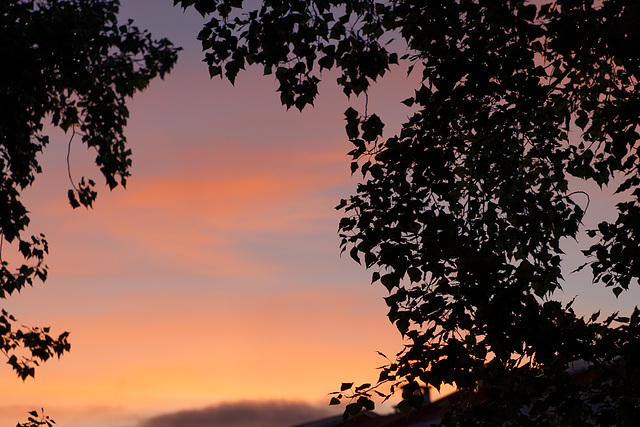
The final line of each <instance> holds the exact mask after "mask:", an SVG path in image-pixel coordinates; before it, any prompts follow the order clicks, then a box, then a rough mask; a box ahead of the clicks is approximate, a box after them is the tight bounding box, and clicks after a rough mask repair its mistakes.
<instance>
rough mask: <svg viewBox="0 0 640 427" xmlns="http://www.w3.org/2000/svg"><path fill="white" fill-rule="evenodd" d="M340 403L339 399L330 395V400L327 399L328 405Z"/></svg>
mask: <svg viewBox="0 0 640 427" xmlns="http://www.w3.org/2000/svg"><path fill="white" fill-rule="evenodd" d="M339 404H340V399H338V398H335V397H332V398H331V400H330V401H329V405H339Z"/></svg>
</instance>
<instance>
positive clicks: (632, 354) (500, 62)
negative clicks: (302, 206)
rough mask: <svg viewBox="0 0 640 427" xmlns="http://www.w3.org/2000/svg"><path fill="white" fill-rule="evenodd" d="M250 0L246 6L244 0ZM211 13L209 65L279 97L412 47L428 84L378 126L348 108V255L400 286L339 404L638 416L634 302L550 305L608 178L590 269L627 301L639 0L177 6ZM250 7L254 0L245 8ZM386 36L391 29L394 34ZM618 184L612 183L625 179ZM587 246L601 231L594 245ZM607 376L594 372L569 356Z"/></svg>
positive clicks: (634, 233)
mask: <svg viewBox="0 0 640 427" xmlns="http://www.w3.org/2000/svg"><path fill="white" fill-rule="evenodd" d="M247 3H248V2H247ZM175 4H180V5H181V6H183V7H185V8H186V7H189V6H193V7H195V8H196V9H197V10H198V11H199V12H200V13H201V14H202V15H203V16H208V19H209V21H208V23H206V24H205V25H204V28H203V29H202V31H201V32H200V34H199V36H198V38H199V39H200V40H201V41H202V46H203V48H204V51H205V62H206V63H207V64H208V65H209V70H210V73H211V76H215V75H222V76H224V77H226V78H227V79H229V80H230V81H231V82H233V81H234V79H235V77H236V75H237V74H238V72H239V71H240V70H242V69H244V68H245V67H246V66H247V65H252V64H257V65H258V66H261V67H263V69H264V72H265V74H272V73H273V74H274V75H275V78H276V79H277V80H278V82H279V84H280V87H279V88H278V91H279V92H280V96H281V100H282V103H283V104H284V105H285V106H287V107H291V106H295V107H297V108H299V109H302V108H304V107H305V106H306V105H308V104H312V103H313V100H314V99H315V97H316V95H317V93H318V91H317V85H318V82H319V80H320V77H321V71H322V70H323V69H337V70H338V71H339V72H340V77H339V78H338V80H337V84H338V85H340V86H342V88H343V89H344V92H345V93H346V94H347V95H351V94H356V95H357V94H359V93H362V92H366V90H367V88H368V87H369V86H370V84H371V83H372V82H373V81H375V80H376V79H377V78H379V77H381V76H383V75H384V74H385V73H386V72H387V71H389V70H390V66H391V65H392V64H395V63H397V62H398V61H404V62H405V63H406V64H407V66H409V68H410V70H411V72H413V73H421V77H422V79H421V83H420V84H419V85H418V87H416V88H415V93H414V95H413V96H412V97H410V98H409V99H407V100H405V101H404V104H406V105H407V106H410V107H411V108H412V111H413V112H414V113H411V114H412V115H411V116H410V117H409V118H408V120H407V121H406V123H404V124H403V126H402V130H401V131H400V133H399V134H398V135H395V136H392V137H389V138H382V129H383V126H384V124H383V123H382V122H381V121H380V119H379V118H378V117H377V116H376V115H375V114H367V113H366V112H365V113H364V114H363V113H362V112H357V111H356V110H354V109H352V108H350V109H349V110H347V111H346V112H345V117H346V121H347V126H346V131H347V135H348V137H349V139H350V140H351V142H353V144H354V146H355V147H354V149H353V150H352V151H351V153H350V154H351V155H352V156H353V161H354V163H353V164H352V170H353V171H356V170H359V171H360V172H361V173H362V175H363V181H362V183H361V184H360V185H359V186H358V188H357V192H356V194H354V195H353V196H352V197H351V198H349V199H347V200H343V201H342V202H341V203H340V206H339V207H340V208H342V209H343V210H344V212H345V213H346V217H345V218H344V219H343V220H342V221H341V223H340V234H341V236H342V238H343V240H342V249H343V250H346V251H348V252H349V253H350V255H351V256H352V257H353V258H354V259H356V260H357V261H358V262H362V263H364V264H365V265H366V267H368V268H371V269H373V282H379V283H381V284H382V285H383V286H385V287H386V288H387V289H388V291H389V296H388V297H387V298H386V302H387V304H388V306H389V319H390V320H391V321H392V322H394V323H395V324H396V326H397V327H398V329H399V331H400V332H401V333H402V334H403V336H404V337H406V339H407V341H406V346H405V348H404V349H403V350H402V351H401V352H400V353H399V354H398V355H397V360H393V361H390V363H389V364H388V365H387V366H385V367H383V368H382V369H381V375H380V379H379V382H378V384H374V385H373V386H371V385H369V384H364V385H362V386H360V387H356V388H353V387H352V384H349V383H346V384H344V385H343V387H342V391H341V392H339V393H336V396H335V398H334V399H332V402H333V403H337V402H339V401H340V400H341V399H344V398H349V399H351V400H350V401H351V403H350V404H349V405H348V406H347V407H346V413H347V414H356V413H357V412H358V411H360V410H361V409H362V408H367V409H370V408H371V407H372V406H373V402H372V401H371V400H370V397H371V394H372V393H382V395H384V396H388V392H387V391H382V392H381V391H380V390H385V389H384V388H381V386H382V385H383V384H386V385H390V389H389V392H390V393H393V392H394V391H396V390H400V391H402V397H403V402H402V403H401V404H400V405H399V408H400V409H401V410H403V411H409V410H410V408H411V406H412V405H413V406H416V407H419V406H420V405H421V404H422V398H421V397H420V396H419V395H418V396H416V394H419V389H420V387H422V386H424V385H431V386H434V387H436V388H438V387H440V386H441V385H442V384H454V383H455V384H456V385H457V387H458V388H461V389H466V390H475V389H477V388H478V387H482V389H483V390H484V391H485V392H486V394H487V399H486V401H485V402H484V403H482V404H481V405H477V406H474V407H473V408H471V409H466V410H465V409H464V408H451V410H450V411H449V414H448V415H447V416H446V417H445V422H446V423H449V424H451V425H454V424H460V425H551V424H553V425H628V424H629V423H630V422H631V420H633V419H634V418H635V417H636V415H637V414H638V410H639V409H640V394H639V393H638V392H639V391H640V389H639V387H640V383H638V380H637V379H638V378H640V377H639V374H640V372H639V368H638V364H637V360H638V357H637V356H638V354H639V352H640V340H638V337H639V333H640V312H639V311H638V310H637V309H636V310H634V312H633V313H631V314H630V316H629V317H624V316H618V314H617V313H614V314H612V315H611V316H610V317H608V318H607V319H606V320H604V321H599V320H598V319H599V313H596V314H594V315H593V316H591V317H587V318H584V317H580V316H579V315H577V314H576V313H575V312H574V311H573V309H572V308H571V304H563V303H560V302H558V301H556V300H554V293H556V291H558V290H559V289H560V288H561V286H562V283H563V280H564V279H563V274H565V275H566V274H567V272H566V271H562V269H561V266H562V265H561V261H562V259H563V251H562V243H563V240H565V239H577V238H578V237H581V236H582V237H584V233H581V232H582V231H584V226H583V224H582V218H583V215H584V213H585V209H586V208H587V206H588V204H587V203H586V198H585V197H584V196H585V195H584V194H583V193H581V194H578V193H576V192H573V191H572V183H576V182H579V181H591V182H595V183H597V184H598V185H599V186H606V185H608V184H609V183H613V182H615V185H618V188H617V191H618V192H620V193H623V194H625V195H626V200H627V201H626V202H624V203H620V204H618V205H617V210H618V217H617V219H616V220H615V221H613V222H602V223H601V224H599V226H598V227H597V229H595V230H586V233H587V234H588V236H590V237H592V238H596V240H595V243H589V242H587V243H586V246H585V247H584V253H585V255H586V256H587V258H586V261H585V263H586V265H587V266H589V267H590V268H591V270H592V272H593V281H594V282H598V283H601V284H603V285H604V286H608V287H610V288H611V289H612V291H613V292H614V293H615V294H616V296H617V295H619V294H620V293H622V292H624V290H625V289H628V288H629V287H630V286H631V285H635V284H636V283H637V281H638V277H639V276H640V249H638V248H639V247H640V245H639V244H640V228H639V227H640V188H639V186H640V172H639V169H638V167H639V166H640V165H639V158H638V155H639V153H638V138H639V134H638V125H639V121H640V85H639V83H638V79H639V77H640V49H638V46H640V26H638V22H640V4H639V3H638V2H634V1H624V0H602V1H597V2H594V1H590V0H579V1H578V0H555V1H548V2H533V1H515V0H513V1H509V0H504V1H495V0H386V1H383V0H380V1H378V2H376V1H373V0H266V1H263V2H261V3H260V4H259V5H258V7H257V8H255V9H254V8H252V7H249V6H246V7H244V8H243V4H242V1H241V0H175ZM251 4H253V3H251ZM392 38H396V39H397V41H395V42H393V43H388V42H389V40H391V39H392ZM614 180H615V181H614ZM592 242H593V241H592ZM577 360H581V361H583V362H584V363H587V364H588V365H589V366H590V367H591V368H590V369H591V372H594V373H597V375H594V377H595V378H593V379H591V381H590V382H589V383H587V384H585V383H584V381H581V380H578V376H576V375H574V374H572V373H571V372H570V370H568V369H567V368H568V367H569V366H571V364H572V363H574V362H575V361H577Z"/></svg>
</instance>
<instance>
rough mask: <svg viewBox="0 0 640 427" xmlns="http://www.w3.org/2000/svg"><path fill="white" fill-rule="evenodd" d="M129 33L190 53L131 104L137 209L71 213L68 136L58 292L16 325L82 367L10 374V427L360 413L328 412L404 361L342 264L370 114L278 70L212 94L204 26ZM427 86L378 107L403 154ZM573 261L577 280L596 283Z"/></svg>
mask: <svg viewBox="0 0 640 427" xmlns="http://www.w3.org/2000/svg"><path fill="white" fill-rule="evenodd" d="M121 16H122V17H123V19H127V18H132V19H134V21H135V23H136V24H137V25H138V26H139V27H141V28H145V29H149V30H150V31H151V32H152V33H153V34H154V36H156V37H167V38H169V39H170V40H172V41H173V42H174V43H175V44H176V45H178V46H181V47H182V48H183V51H181V52H180V58H179V61H178V64H177V65H176V67H175V69H174V70H173V71H172V72H171V74H169V75H168V76H167V77H166V78H165V80H164V81H161V80H155V81H153V82H152V83H151V85H150V87H149V88H148V89H147V90H145V91H144V92H142V93H140V94H138V95H136V96H135V97H134V99H132V100H131V101H130V102H129V108H130V112H131V118H130V121H129V124H128V126H127V129H126V135H127V139H128V142H129V144H130V146H131V148H132V150H133V167H132V171H131V172H132V177H131V178H130V179H129V182H128V185H127V189H126V190H123V189H122V188H117V189H116V190H114V191H113V192H109V191H108V189H107V188H106V187H105V186H103V187H102V190H101V191H100V194H99V196H98V200H97V202H96V203H95V206H94V208H93V209H91V210H84V209H77V210H73V209H71V207H70V206H69V205H68V202H67V199H66V191H67V189H68V188H69V180H68V176H67V167H66V155H67V144H68V142H69V136H68V135H64V134H62V133H61V132H58V131H52V134H51V136H52V142H51V145H50V146H49V147H48V149H47V151H46V152H45V153H44V155H43V156H42V158H41V163H42V165H43V169H44V172H43V174H41V175H40V176H39V177H38V179H37V180H36V183H35V185H34V186H33V187H32V188H30V189H29V190H28V191H27V192H26V193H25V197H24V200H25V204H26V206H27V208H28V209H29V210H30V212H31V219H32V230H33V231H35V232H43V233H45V234H46V236H47V238H48V241H49V244H50V256H49V257H48V259H47V264H48V265H49V268H50V278H49V280H47V282H46V284H44V285H42V284H37V285H36V286H35V287H33V288H29V289H26V290H24V291H23V292H22V293H21V294H19V295H16V296H12V297H11V298H10V299H9V300H7V301H6V302H4V308H5V309H7V310H8V311H9V312H10V313H12V314H13V315H15V316H16V317H17V318H18V320H19V321H20V322H22V323H24V324H26V325H34V326H35V325H39V326H51V328H52V331H53V332H54V333H59V332H62V331H70V333H71V334H70V341H71V345H72V347H71V352H70V353H68V354H66V355H65V356H63V357H62V358H61V359H60V360H53V361H49V362H47V363H46V364H44V365H43V366H41V367H40V368H38V369H37V371H36V378H35V379H29V380H27V381H25V382H22V381H21V380H19V379H18V378H17V377H16V376H15V374H14V373H13V372H12V371H11V370H10V369H9V368H8V367H6V368H5V369H4V370H1V371H0V382H1V383H2V384H3V387H2V388H0V402H2V403H0V425H2V426H4V425H15V423H16V422H17V421H20V420H25V419H26V413H27V412H28V411H30V410H33V409H38V408H44V410H45V413H46V414H48V415H50V416H51V417H52V418H53V419H55V420H56V422H57V424H58V425H60V426H66V427H79V426H83V427H149V426H152V425H153V426H161V427H165V426H166V427H170V426H178V425H180V426H183V427H192V426H202V425H205V423H206V422H208V423H210V425H219V426H231V425H233V426H237V427H243V426H245V427H251V426H262V427H267V426H271V425H280V426H282V425H291V424H296V423H300V422H304V421H309V420H313V419H316V418H321V417H324V416H327V415H331V414H335V413H336V412H340V411H342V408H329V407H328V406H327V404H328V400H329V396H328V393H329V392H332V391H335V390H337V389H338V388H339V386H340V383H341V382H343V381H349V382H350V381H355V382H372V381H375V380H376V379H377V377H378V372H377V370H376V367H378V366H381V365H383V364H384V362H385V360H384V359H383V358H382V357H381V356H380V355H378V353H377V352H378V351H380V352H383V353H385V354H387V355H390V356H392V355H393V354H395V353H396V352H397V351H399V350H401V346H402V341H401V339H400V336H399V334H398V332H397V331H396V330H395V328H394V327H393V325H391V324H390V323H389V322H388V320H387V318H386V313H387V310H386V306H385V304H384V301H383V300H382V297H383V296H385V294H386V291H385V290H384V289H383V288H382V287H379V286H371V285H369V283H370V272H367V271H365V270H364V268H363V267H361V266H359V265H357V264H356V263H355V262H353V260H351V259H350V258H349V257H348V256H344V257H340V251H339V238H338V235H337V226H338V221H339V219H340V216H341V213H340V212H338V211H336V210H335V209H334V207H335V206H336V205H337V204H338V202H339V201H340V199H341V198H344V197H347V196H348V195H349V194H351V193H352V192H353V190H354V188H355V185H356V182H357V177H355V178H354V177H351V175H350V171H349V163H350V159H349V156H347V155H346V153H347V152H348V151H350V149H351V146H350V143H349V141H348V140H347V138H346V134H345V131H344V120H343V112H344V111H345V110H346V108H347V107H348V106H350V105H352V106H354V107H355V108H356V109H358V108H362V107H363V105H364V100H363V99H357V98H352V99H351V100H349V99H347V98H346V97H345V96H344V95H343V94H342V92H341V91H340V90H339V89H338V88H337V87H336V85H335V84H334V83H333V82H334V81H335V75H332V74H327V75H326V76H325V79H324V82H323V84H322V85H321V86H320V95H319V97H318V100H317V101H316V105H315V107H314V108H312V109H307V110H305V111H304V112H303V113H300V112H298V111H297V110H290V111H286V109H285V108H284V107H282V106H281V104H280V101H279V96H278V94H277V93H276V88H277V84H276V82H275V81H274V79H273V77H271V76H262V72H261V71H260V70H257V69H249V70H248V71H246V72H244V73H241V74H240V75H239V76H238V78H237V81H236V84H235V86H232V85H231V84H230V83H229V82H227V81H222V80H220V79H214V80H210V79H209V76H208V72H207V69H206V66H205V64H203V63H202V62H201V59H202V57H203V54H202V52H201V48H200V45H199V42H197V40H196V39H195V36H196V35H197V33H198V32H199V30H200V28H201V26H202V24H203V23H204V20H203V19H202V18H201V17H200V16H199V15H198V14H197V13H195V11H194V10H188V11H186V13H185V12H183V11H182V10H181V9H179V8H174V7H173V6H172V1H171V0H122V7H121ZM414 85H415V79H413V80H412V78H407V76H406V73H405V72H404V71H403V70H401V69H398V70H396V71H395V72H392V73H391V74H390V75H389V76H388V77H385V78H384V79H383V80H382V81H381V82H380V83H379V84H377V85H376V86H375V87H374V88H373V89H372V90H371V92H370V95H369V111H375V112H376V113H377V114H379V115H380V116H381V118H382V120H383V121H384V122H385V123H386V124H387V127H386V128H385V135H386V136H390V135H392V134H393V133H394V132H395V131H397V130H398V129H399V126H400V123H401V122H402V120H403V119H405V118H406V117H407V115H408V114H409V113H410V112H409V111H408V109H407V108H406V107H405V106H403V105H402V104H400V101H402V100H403V99H406V98H407V97H409V96H410V95H411V94H412V92H413V87H414ZM71 147H72V149H71V156H70V159H71V173H72V175H73V176H74V179H79V178H80V177H81V176H87V177H92V178H94V179H95V180H96V182H99V183H103V182H104V180H103V179H101V178H100V175H99V172H98V170H97V168H96V167H95V165H93V156H92V154H91V152H88V151H87V150H86V149H85V148H84V147H83V146H81V144H80V143H78V142H77V141H74V142H72V145H71ZM611 200H612V199H611V196H609V195H607V194H601V195H592V199H591V205H590V206H591V207H590V212H589V215H591V217H589V218H587V221H592V222H595V221H596V220H597V219H600V218H603V217H606V216H607V215H613V213H612V211H611V209H608V208H606V207H605V206H607V205H610V202H611ZM567 248H568V250H567V265H568V266H570V267H571V266H574V267H575V266H577V265H579V264H580V262H581V259H580V258H579V256H578V255H579V252H578V251H577V247H576V246H575V245H572V244H571V243H570V242H568V243H567ZM565 294H566V298H568V299H571V298H572V297H574V296H576V295H579V297H578V299H577V301H576V307H578V308H579V309H580V310H583V311H584V312H585V313H587V312H588V313H590V312H591V311H595V310H597V309H598V308H601V307H602V308H603V312H606V311H608V310H609V309H611V310H613V309H616V308H620V309H623V310H624V309H628V308H630V307H633V305H635V304H634V302H635V301H637V298H635V296H634V295H637V294H631V295H632V296H633V297H625V298H623V299H621V300H616V299H615V298H614V297H613V296H612V294H611V292H609V291H606V290H604V291H602V290H599V289H597V288H595V287H593V286H585V285H584V280H582V279H581V278H580V277H579V276H572V277H571V278H570V280H569V281H568V283H567V285H566V287H565ZM624 295H627V294H624ZM389 409H390V408H389V406H386V407H383V410H389ZM248 414H253V416H252V417H247V415H248ZM256 420H262V421H261V422H264V423H263V424H259V423H257V422H255V421H256ZM269 423H271V424H269Z"/></svg>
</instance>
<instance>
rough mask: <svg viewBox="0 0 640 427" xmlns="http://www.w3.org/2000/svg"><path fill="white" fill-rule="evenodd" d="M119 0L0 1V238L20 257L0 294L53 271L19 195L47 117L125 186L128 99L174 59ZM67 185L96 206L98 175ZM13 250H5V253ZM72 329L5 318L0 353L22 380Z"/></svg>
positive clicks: (76, 197) (58, 349) (81, 201)
mask: <svg viewBox="0 0 640 427" xmlns="http://www.w3.org/2000/svg"><path fill="white" fill-rule="evenodd" d="M118 8H119V2H118V1H115V0H33V1H24V0H8V1H3V2H2V3H1V5H0V58H2V65H0V241H6V242H8V243H9V244H12V246H11V247H15V248H17V250H18V251H19V253H20V255H21V256H22V257H23V258H24V264H22V265H19V266H13V265H10V264H9V263H8V262H7V261H6V260H4V259H2V256H1V255H2V252H1V250H2V246H0V261H1V264H0V298H7V297H8V296H9V295H11V294H12V293H13V292H19V291H20V290H21V289H22V288H23V287H25V286H27V285H32V284H33V283H34V280H36V279H39V280H41V281H44V280H45V279H46V278H47V267H46V265H45V263H44V258H45V255H46V253H47V252H48V246H47V241H46V240H45V238H44V236H43V235H42V234H40V235H37V236H27V235H25V234H26V229H27V226H28V225H29V216H28V211H27V209H26V207H25V206H24V205H23V204H22V202H21V199H20V195H21V192H22V191H23V190H24V189H25V188H27V187H28V186H30V185H31V184H32V183H33V182H34V179H35V178H36V176H37V174H38V173H39V172H41V168H40V166H39V164H38V154H39V153H40V152H41V151H42V150H43V149H44V148H45V146H46V145H47V144H48V143H49V138H48V137H47V135H46V134H45V133H44V129H45V128H44V126H45V125H46V124H48V123H49V122H50V123H51V124H52V125H53V126H57V127H59V128H61V129H62V130H64V131H65V132H69V133H71V134H72V135H78V136H79V137H80V138H81V140H82V142H83V143H84V144H85V145H86V146H87V147H89V148H92V149H95V151H96V163H97V165H98V166H99V168H100V170H101V172H102V175H103V176H104V178H105V179H106V183H107V185H108V186H109V188H111V189H113V188H114V187H116V186H117V185H123V186H124V185H125V184H126V178H127V177H128V176H129V167H130V165H131V160H130V155H131V150H130V149H129V148H128V147H127V144H126V139H125V137H124V134H123V131H124V126H125V124H126V122H127V117H128V110H127V107H126V105H125V101H126V99H127V97H130V96H132V95H133V94H134V93H135V92H137V91H140V90H142V89H144V88H145V87H146V86H147V85H148V84H149V82H150V81H151V80H152V79H154V78H155V77H156V76H160V77H163V76H164V75H165V74H166V73H167V72H168V71H169V70H170V69H171V67H172V66H173V64H174V63H175V62H176V59H177V49H176V48H174V47H173V46H172V45H171V43H170V42H169V41H168V40H166V39H161V40H154V39H152V38H151V35H150V34H149V33H148V32H146V31H141V30H139V29H138V28H137V27H135V26H134V25H133V23H132V22H131V21H129V22H127V23H125V24H121V23H118V20H117V16H116V15H117V13H118ZM72 185H73V189H72V190H69V201H70V203H71V205H72V206H73V207H78V206H80V205H83V206H86V207H90V206H91V205H92V203H93V201H94V200H95V198H96V195H97V193H96V191H95V190H94V188H93V187H94V185H95V184H94V182H93V181H91V180H85V179H84V178H82V179H81V180H80V181H79V182H78V183H73V182H72ZM6 250H7V247H5V251H6ZM67 338H68V333H66V332H65V333H63V334H61V335H59V336H58V337H57V338H55V337H52V336H50V335H49V328H28V329H24V328H21V327H20V326H19V325H18V324H16V321H15V319H14V317H13V316H11V315H10V314H9V313H7V312H6V311H4V310H3V311H2V314H1V315H0V351H2V353H4V354H5V355H6V356H7V359H8V363H9V364H10V365H11V367H12V368H13V369H14V370H15V371H16V372H17V374H18V376H20V377H21V378H23V379H25V378H27V377H29V376H33V375H34V367H35V366H37V365H38V362H41V361H46V360H47V359H49V358H50V357H53V356H60V355H61V354H62V353H64V352H65V351H68V350H69V343H68V341H67Z"/></svg>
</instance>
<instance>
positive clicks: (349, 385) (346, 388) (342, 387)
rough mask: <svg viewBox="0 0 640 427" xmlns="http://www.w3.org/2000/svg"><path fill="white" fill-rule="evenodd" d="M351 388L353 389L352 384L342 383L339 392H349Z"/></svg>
mask: <svg viewBox="0 0 640 427" xmlns="http://www.w3.org/2000/svg"><path fill="white" fill-rule="evenodd" d="M351 387H353V383H342V385H341V386H340V391H345V390H349V389H350V388H351Z"/></svg>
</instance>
